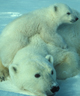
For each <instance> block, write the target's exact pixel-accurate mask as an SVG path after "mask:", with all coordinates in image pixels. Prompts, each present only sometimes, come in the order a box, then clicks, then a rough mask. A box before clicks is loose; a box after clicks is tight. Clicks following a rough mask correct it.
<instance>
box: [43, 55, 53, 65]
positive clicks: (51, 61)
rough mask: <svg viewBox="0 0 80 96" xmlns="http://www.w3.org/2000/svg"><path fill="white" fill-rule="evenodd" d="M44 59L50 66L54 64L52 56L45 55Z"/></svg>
mask: <svg viewBox="0 0 80 96" xmlns="http://www.w3.org/2000/svg"><path fill="white" fill-rule="evenodd" d="M45 58H46V59H47V60H48V61H49V62H50V63H51V64H53V63H54V58H53V56H51V55H47V56H46V57H45Z"/></svg>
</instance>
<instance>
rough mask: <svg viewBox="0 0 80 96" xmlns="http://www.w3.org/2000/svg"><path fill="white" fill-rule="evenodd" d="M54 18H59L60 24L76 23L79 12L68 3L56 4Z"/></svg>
mask: <svg viewBox="0 0 80 96" xmlns="http://www.w3.org/2000/svg"><path fill="white" fill-rule="evenodd" d="M53 7H54V8H53V9H54V10H53V14H54V18H55V19H57V20H59V21H58V22H60V24H62V23H70V24H72V23H74V22H76V21H77V20H78V16H77V14H74V10H73V9H71V8H70V7H69V6H67V5H66V4H60V3H59V4H58V3H57V4H54V6H53Z"/></svg>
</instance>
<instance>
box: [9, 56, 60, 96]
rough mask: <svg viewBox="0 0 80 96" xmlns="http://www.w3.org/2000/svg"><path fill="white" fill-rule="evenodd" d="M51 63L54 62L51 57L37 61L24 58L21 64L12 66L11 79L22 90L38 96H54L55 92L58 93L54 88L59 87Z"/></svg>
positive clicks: (10, 69)
mask: <svg viewBox="0 0 80 96" xmlns="http://www.w3.org/2000/svg"><path fill="white" fill-rule="evenodd" d="M40 58H41V57H40ZM47 59H49V61H48V60H47ZM51 62H53V60H52V57H50V56H47V57H46V58H44V59H43V57H42V58H41V59H38V58H37V59H35V60H34V59H31V58H26V60H25V59H24V58H23V60H21V61H20V62H16V64H14V63H13V64H11V65H10V67H9V73H10V77H11V79H12V81H13V83H14V84H15V85H16V86H18V87H19V88H20V89H21V90H25V91H30V92H32V93H34V94H36V95H37V96H47V95H51V94H54V92H55V91H58V90H55V89H54V87H55V88H57V89H58V88H59V87H58V85H57V82H56V72H55V69H54V68H53V66H52V64H51ZM44 94H47V95H44Z"/></svg>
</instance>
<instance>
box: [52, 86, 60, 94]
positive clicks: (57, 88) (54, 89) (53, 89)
mask: <svg viewBox="0 0 80 96" xmlns="http://www.w3.org/2000/svg"><path fill="white" fill-rule="evenodd" d="M59 89H60V88H59V86H57V87H56V86H55V87H53V88H52V89H51V92H52V93H55V92H57V91H59Z"/></svg>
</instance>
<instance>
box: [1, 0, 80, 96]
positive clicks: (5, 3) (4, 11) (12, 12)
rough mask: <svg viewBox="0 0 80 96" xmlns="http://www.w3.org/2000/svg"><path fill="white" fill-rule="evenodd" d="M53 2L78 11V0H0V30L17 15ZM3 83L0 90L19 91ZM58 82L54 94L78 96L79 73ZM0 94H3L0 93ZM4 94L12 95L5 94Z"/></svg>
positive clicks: (79, 94) (79, 87)
mask: <svg viewBox="0 0 80 96" xmlns="http://www.w3.org/2000/svg"><path fill="white" fill-rule="evenodd" d="M53 3H65V4H67V5H69V6H70V7H72V8H73V9H76V10H78V11H80V0H0V32H1V31H2V30H3V28H4V27H5V26H6V25H7V24H8V23H9V22H11V21H12V20H14V19H15V18H17V17H18V16H20V15H22V14H24V13H28V12H30V11H33V10H36V9H39V8H42V7H46V6H48V5H51V4H53ZM3 83H4V84H5V86H6V84H10V87H11V88H13V89H14V90H13V89H11V88H10V89H9V88H7V87H5V86H2V84H3ZM3 83H0V89H1V90H4V89H5V90H6V91H12V92H21V91H20V90H17V89H16V87H15V86H14V85H11V83H10V82H9V81H7V82H3ZM58 83H59V85H60V90H59V92H57V93H56V94H55V96H80V75H77V76H74V77H71V78H68V79H66V80H62V81H60V80H59V81H58ZM22 93H24V92H22ZM12 94H13V93H12ZM0 96H3V95H1V93H0ZM4 96H14V95H8V94H7V95H4ZM16 96H19V95H16ZM20 96H21V95H20Z"/></svg>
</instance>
